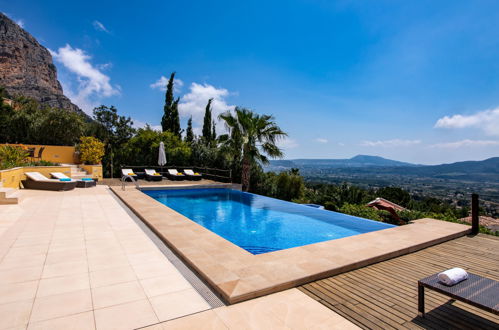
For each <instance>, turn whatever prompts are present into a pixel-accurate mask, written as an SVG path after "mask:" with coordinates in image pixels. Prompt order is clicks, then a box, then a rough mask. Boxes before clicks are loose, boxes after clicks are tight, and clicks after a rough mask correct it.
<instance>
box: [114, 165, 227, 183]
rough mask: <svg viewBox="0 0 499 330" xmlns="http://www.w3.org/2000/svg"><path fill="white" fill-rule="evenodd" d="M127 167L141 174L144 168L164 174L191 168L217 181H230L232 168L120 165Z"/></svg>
mask: <svg viewBox="0 0 499 330" xmlns="http://www.w3.org/2000/svg"><path fill="white" fill-rule="evenodd" d="M124 168H129V169H133V170H135V171H136V172H135V173H136V174H143V173H142V172H145V171H144V170H145V169H151V170H156V171H157V172H159V173H161V174H162V175H165V174H166V173H167V172H168V169H176V170H178V171H181V172H183V171H184V170H185V169H191V170H193V171H194V172H198V173H200V174H201V175H202V176H203V177H204V178H206V179H209V180H214V181H219V182H227V183H232V170H224V169H220V168H210V167H200V166H173V165H171V166H170V165H169V166H144V165H140V166H138V165H122V166H121V169H124Z"/></svg>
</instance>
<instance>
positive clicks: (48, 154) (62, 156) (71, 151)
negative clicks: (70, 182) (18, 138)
mask: <svg viewBox="0 0 499 330" xmlns="http://www.w3.org/2000/svg"><path fill="white" fill-rule="evenodd" d="M0 145H4V144H0ZM10 145H13V146H16V145H19V144H10ZM23 146H25V147H27V148H35V156H38V151H39V150H40V148H41V147H45V150H43V153H42V160H46V161H49V162H54V163H63V164H76V163H77V162H78V158H77V156H76V154H75V147H68V146H43V145H33V144H23Z"/></svg>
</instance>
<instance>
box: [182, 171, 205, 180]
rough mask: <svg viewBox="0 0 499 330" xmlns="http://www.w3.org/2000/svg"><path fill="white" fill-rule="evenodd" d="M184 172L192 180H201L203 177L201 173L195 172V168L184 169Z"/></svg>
mask: <svg viewBox="0 0 499 330" xmlns="http://www.w3.org/2000/svg"><path fill="white" fill-rule="evenodd" d="M184 173H185V175H186V176H187V178H188V179H190V180H201V178H202V177H203V176H202V175H201V174H199V173H197V172H194V171H193V170H184Z"/></svg>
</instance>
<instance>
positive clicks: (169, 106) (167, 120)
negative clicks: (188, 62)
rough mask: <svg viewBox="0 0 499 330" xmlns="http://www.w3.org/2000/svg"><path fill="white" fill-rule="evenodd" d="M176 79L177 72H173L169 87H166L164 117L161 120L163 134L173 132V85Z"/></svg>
mask: <svg viewBox="0 0 499 330" xmlns="http://www.w3.org/2000/svg"><path fill="white" fill-rule="evenodd" d="M174 79H175V72H172V74H171V75H170V80H168V85H167V86H166V95H165V106H164V108H163V117H162V118H161V128H162V129H163V132H166V131H171V132H174V131H173V129H172V128H173V127H172V126H173V125H172V123H173V121H172V110H173V103H174V98H173V83H174Z"/></svg>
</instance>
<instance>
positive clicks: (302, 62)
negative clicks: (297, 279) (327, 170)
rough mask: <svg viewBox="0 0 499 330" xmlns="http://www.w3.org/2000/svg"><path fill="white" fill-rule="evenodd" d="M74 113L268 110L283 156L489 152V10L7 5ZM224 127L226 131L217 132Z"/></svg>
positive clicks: (493, 46)
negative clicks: (172, 102) (172, 86)
mask: <svg viewBox="0 0 499 330" xmlns="http://www.w3.org/2000/svg"><path fill="white" fill-rule="evenodd" d="M0 10H1V11H2V12H4V13H6V14H7V15H9V16H10V17H11V18H12V19H14V20H15V21H17V22H19V23H20V24H21V25H22V26H23V27H24V28H25V29H26V30H27V31H29V32H30V33H31V34H33V35H34V36H35V37H36V38H37V39H38V40H39V41H40V43H41V44H43V45H44V46H45V47H47V48H49V49H50V50H51V51H52V53H53V56H54V62H55V64H56V66H57V68H58V70H59V79H60V81H61V82H62V83H63V86H64V90H65V93H66V94H67V95H68V96H70V97H71V98H72V99H73V100H74V102H75V103H77V104H78V105H80V106H81V107H82V108H83V109H85V110H87V111H91V109H92V107H93V106H95V105H100V104H106V105H115V106H116V107H117V108H118V110H119V112H120V113H121V114H124V115H128V116H131V117H132V118H133V119H134V120H135V122H136V123H137V125H143V124H144V123H149V124H151V125H158V124H159V122H160V119H161V115H162V109H163V102H164V92H163V91H162V90H161V89H162V84H161V77H165V76H166V77H167V76H168V75H169V74H170V72H172V71H176V72H177V78H178V79H179V81H178V82H177V84H176V85H177V92H176V95H177V96H179V97H181V101H180V104H181V107H180V111H181V116H182V119H183V126H184V127H185V120H186V118H187V117H188V116H190V115H193V117H194V122H195V126H197V127H199V126H200V125H201V123H202V113H203V111H204V106H205V104H206V101H207V100H208V98H210V97H214V98H215V102H214V104H215V112H217V113H219V112H221V111H224V110H227V109H231V108H233V106H235V105H239V106H244V107H248V108H251V109H253V110H255V111H256V112H259V113H265V114H273V115H274V116H275V117H276V120H277V122H278V124H279V125H280V126H281V127H282V128H283V129H284V130H285V131H287V132H288V133H289V138H288V139H287V140H286V141H284V142H283V143H282V146H283V148H284V149H285V151H286V158H346V157H352V156H354V155H356V154H370V155H380V156H384V157H387V158H392V159H397V160H403V161H409V162H415V163H422V164H435V163H442V162H453V161H460V160H468V159H484V158H488V157H493V156H499V61H498V60H497V59H498V58H499V30H498V29H497V27H496V26H497V22H498V21H499V2H498V1H481V0H478V1H424V0H420V1H370V2H367V1H311V0H309V1H305V0H302V1H297V0H288V1H246V2H238V1H145V2H140V3H139V2H137V1H128V2H125V1H98V2H97V1H90V0H89V1H34V0H32V1H27V0H16V1H5V0H0ZM219 129H220V130H221V129H222V125H219Z"/></svg>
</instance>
